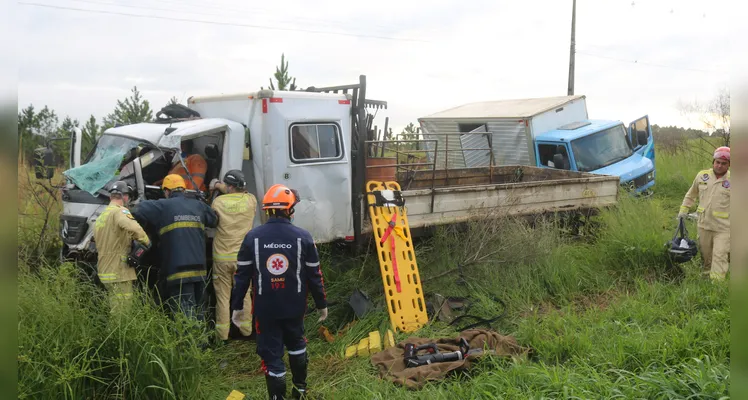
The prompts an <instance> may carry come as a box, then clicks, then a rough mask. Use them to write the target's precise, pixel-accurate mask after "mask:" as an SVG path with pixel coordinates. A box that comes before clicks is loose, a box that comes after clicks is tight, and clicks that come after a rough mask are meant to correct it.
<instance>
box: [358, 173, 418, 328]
mask: <svg viewBox="0 0 748 400" xmlns="http://www.w3.org/2000/svg"><path fill="white" fill-rule="evenodd" d="M385 185H386V186H385ZM366 189H367V192H375V191H380V190H396V191H399V190H400V185H398V184H397V182H384V185H382V182H377V181H369V182H367V184H366ZM367 199H368V202H367V204H369V205H374V204H376V197H375V196H374V195H372V194H368V195H367ZM368 208H369V216H370V217H371V224H372V231H373V233H374V239H375V245H376V246H377V256H378V258H379V268H380V272H381V274H382V283H383V284H384V295H385V298H386V300H387V310H388V311H389V314H390V322H391V323H392V330H393V331H396V330H398V329H399V330H400V331H402V332H413V331H416V330H418V329H420V328H421V327H422V326H423V325H425V324H426V323H427V322H428V316H427V315H426V302H425V301H424V299H423V290H422V289H421V277H420V275H419V273H418V264H417V263H416V254H415V251H414V249H413V243H412V241H411V236H410V227H409V226H408V215H407V209H406V208H407V207H405V208H400V207H376V206H370V207H368ZM395 213H397V218H396V226H398V227H400V228H402V231H403V235H404V236H405V239H403V238H401V237H400V236H399V235H397V234H396V233H395V232H394V230H393V231H392V232H390V236H389V237H388V238H387V240H385V242H384V243H381V241H382V236H384V234H385V232H387V228H388V227H389V222H390V221H391V220H392V217H393V215H394V214H395ZM390 237H392V238H394V240H395V257H396V259H397V272H398V276H399V278H400V292H399V293H398V291H397V288H396V285H395V274H394V270H393V263H392V251H391V249H392V247H391V246H392V245H391V243H390V240H391V239H390Z"/></svg>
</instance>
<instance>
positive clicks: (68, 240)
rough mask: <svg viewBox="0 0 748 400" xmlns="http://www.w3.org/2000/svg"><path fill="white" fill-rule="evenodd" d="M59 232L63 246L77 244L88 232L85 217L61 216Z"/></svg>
mask: <svg viewBox="0 0 748 400" xmlns="http://www.w3.org/2000/svg"><path fill="white" fill-rule="evenodd" d="M60 231H61V232H60V234H61V236H62V241H63V242H65V244H68V245H75V244H78V243H80V241H81V240H83V236H85V235H86V232H87V231H88V221H87V219H86V218H85V217H76V216H70V215H63V216H61V217H60Z"/></svg>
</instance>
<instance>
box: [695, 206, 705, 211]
mask: <svg viewBox="0 0 748 400" xmlns="http://www.w3.org/2000/svg"><path fill="white" fill-rule="evenodd" d="M696 211H697V212H704V207H701V206H699V207H698V208H697V209H696Z"/></svg>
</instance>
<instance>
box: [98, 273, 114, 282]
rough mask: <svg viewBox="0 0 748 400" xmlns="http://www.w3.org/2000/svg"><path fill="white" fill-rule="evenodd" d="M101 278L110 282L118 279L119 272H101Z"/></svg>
mask: <svg viewBox="0 0 748 400" xmlns="http://www.w3.org/2000/svg"><path fill="white" fill-rule="evenodd" d="M99 280H101V281H102V282H109V281H114V280H117V274H99Z"/></svg>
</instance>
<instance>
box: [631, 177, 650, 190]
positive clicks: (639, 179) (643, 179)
mask: <svg viewBox="0 0 748 400" xmlns="http://www.w3.org/2000/svg"><path fill="white" fill-rule="evenodd" d="M647 183H648V181H647V174H644V175H641V176H638V177H636V178H634V185H636V187H637V188H640V187H642V186H644V185H646V184H647Z"/></svg>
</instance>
